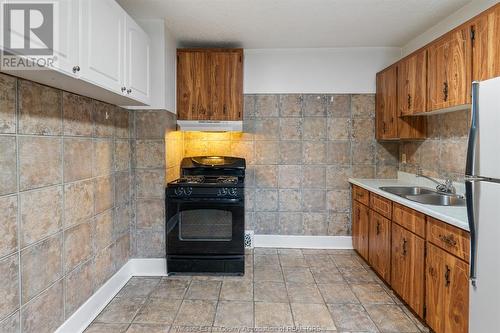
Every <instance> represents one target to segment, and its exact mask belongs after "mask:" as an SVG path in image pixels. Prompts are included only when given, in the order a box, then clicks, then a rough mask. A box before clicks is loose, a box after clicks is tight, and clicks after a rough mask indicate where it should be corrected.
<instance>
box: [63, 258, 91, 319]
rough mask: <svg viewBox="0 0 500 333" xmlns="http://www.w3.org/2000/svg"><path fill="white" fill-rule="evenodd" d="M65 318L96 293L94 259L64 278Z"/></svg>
mask: <svg viewBox="0 0 500 333" xmlns="http://www.w3.org/2000/svg"><path fill="white" fill-rule="evenodd" d="M64 290H65V293H64V298H65V299H64V304H65V307H64V310H65V314H64V318H65V319H67V318H68V317H69V316H71V315H72V314H73V313H74V312H75V311H76V310H77V309H78V308H79V307H80V306H81V305H82V304H83V303H84V302H85V301H86V300H87V299H88V298H89V297H90V296H92V294H93V293H94V271H93V266H92V261H87V262H86V263H84V264H83V265H81V266H80V267H78V268H76V269H75V270H74V271H72V272H71V273H69V274H68V275H67V276H66V277H65V278H64Z"/></svg>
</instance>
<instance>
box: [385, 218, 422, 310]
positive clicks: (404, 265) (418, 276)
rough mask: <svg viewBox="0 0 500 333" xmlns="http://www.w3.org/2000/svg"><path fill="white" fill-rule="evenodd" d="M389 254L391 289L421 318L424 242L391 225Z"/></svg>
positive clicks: (401, 228)
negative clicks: (390, 257)
mask: <svg viewBox="0 0 500 333" xmlns="http://www.w3.org/2000/svg"><path fill="white" fill-rule="evenodd" d="M424 228H425V226H424ZM391 252H392V259H391V287H392V288H393V289H394V290H395V291H396V292H397V293H398V295H399V296H401V298H402V299H403V300H404V301H405V302H406V303H407V304H408V305H409V306H410V307H411V308H412V309H413V311H415V313H417V314H418V315H419V316H420V318H423V317H424V291H425V284H424V263H425V241H424V239H423V238H420V237H418V236H417V235H415V234H414V233H412V232H410V231H408V230H405V229H404V228H403V227H401V226H399V225H398V224H396V223H393V224H392V251H391Z"/></svg>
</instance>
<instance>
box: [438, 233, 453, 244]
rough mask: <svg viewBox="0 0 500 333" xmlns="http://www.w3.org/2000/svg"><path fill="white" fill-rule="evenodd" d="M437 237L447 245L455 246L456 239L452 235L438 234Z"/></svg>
mask: <svg viewBox="0 0 500 333" xmlns="http://www.w3.org/2000/svg"><path fill="white" fill-rule="evenodd" d="M438 238H439V239H440V240H441V241H442V242H443V243H446V244H447V245H449V246H455V245H457V241H456V240H455V238H454V237H453V235H448V236H446V235H439V236H438Z"/></svg>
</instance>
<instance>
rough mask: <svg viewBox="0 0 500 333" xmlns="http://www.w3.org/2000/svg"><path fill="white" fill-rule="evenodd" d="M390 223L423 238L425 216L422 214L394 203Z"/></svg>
mask: <svg viewBox="0 0 500 333" xmlns="http://www.w3.org/2000/svg"><path fill="white" fill-rule="evenodd" d="M392 221H393V222H395V223H397V224H399V225H400V226H402V227H404V228H406V229H408V230H410V231H411V232H413V233H415V234H417V235H419V236H420V237H422V238H424V237H425V215H424V214H422V213H419V212H417V211H415V210H413V209H411V208H408V207H405V206H403V205H400V204H398V203H394V206H393V209H392Z"/></svg>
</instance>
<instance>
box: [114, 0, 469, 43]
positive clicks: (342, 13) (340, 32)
mask: <svg viewBox="0 0 500 333" xmlns="http://www.w3.org/2000/svg"><path fill="white" fill-rule="evenodd" d="M470 1H471V0H118V2H119V3H120V4H121V5H122V6H123V7H124V8H125V9H126V10H127V11H128V12H129V13H130V14H131V15H132V16H133V17H135V18H139V19H151V18H164V19H165V22H166V25H167V27H168V28H169V29H170V31H171V32H172V33H173V34H174V36H175V37H176V38H177V40H178V41H179V44H180V45H181V46H238V47H244V48H309V47H357V46H388V47H389V46H395V47H401V46H403V45H405V44H406V43H407V42H408V41H410V40H411V39H412V38H414V37H416V36H417V35H419V34H420V33H422V32H424V31H425V30H427V29H428V28H430V27H431V26H433V25H434V24H436V23H437V22H439V21H440V20H441V19H443V18H444V17H446V16H448V15H450V14H451V13H453V12H454V11H456V10H457V9H459V8H461V7H462V6H464V5H465V4H467V3H468V2H470Z"/></svg>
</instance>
